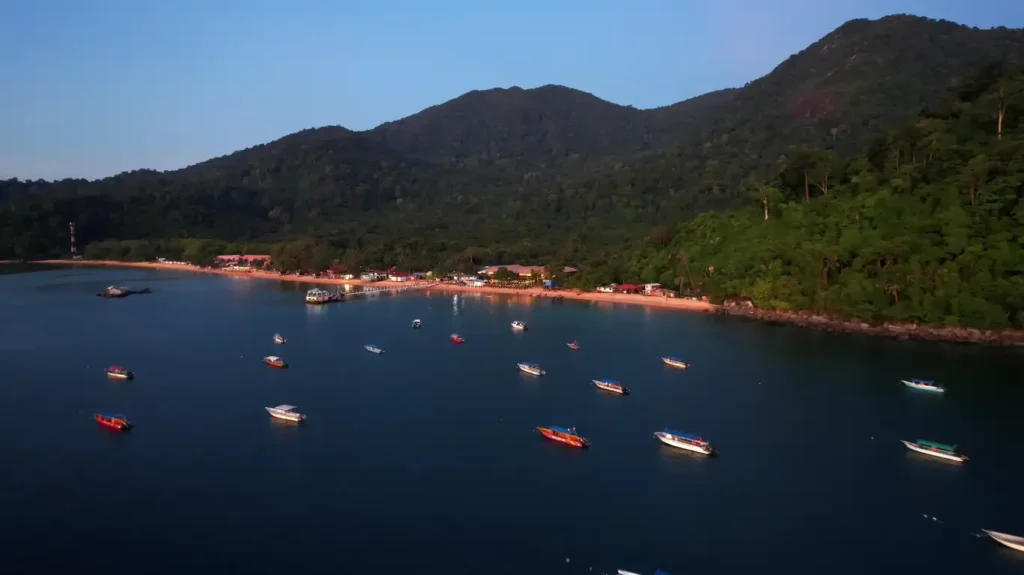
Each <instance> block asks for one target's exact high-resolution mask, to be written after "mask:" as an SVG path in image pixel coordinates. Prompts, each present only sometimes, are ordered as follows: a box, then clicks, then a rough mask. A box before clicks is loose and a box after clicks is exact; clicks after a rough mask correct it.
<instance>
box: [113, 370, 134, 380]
mask: <svg viewBox="0 0 1024 575" xmlns="http://www.w3.org/2000/svg"><path fill="white" fill-rule="evenodd" d="M107 377H109V378H110V379H134V378H135V374H133V373H111V372H109V371H108V372H107Z"/></svg>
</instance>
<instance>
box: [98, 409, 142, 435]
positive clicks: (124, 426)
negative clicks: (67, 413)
mask: <svg viewBox="0 0 1024 575" xmlns="http://www.w3.org/2000/svg"><path fill="white" fill-rule="evenodd" d="M92 418H93V419H95V420H96V423H98V424H100V425H102V426H103V427H108V428H110V429H114V430H116V431H128V430H129V429H131V428H132V427H133V426H132V422H130V421H128V418H127V417H125V416H124V415H123V414H121V413H110V412H100V413H94V414H92Z"/></svg>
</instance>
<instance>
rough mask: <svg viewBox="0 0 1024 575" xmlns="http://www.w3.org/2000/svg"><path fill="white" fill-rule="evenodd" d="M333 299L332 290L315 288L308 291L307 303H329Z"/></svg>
mask: <svg viewBox="0 0 1024 575" xmlns="http://www.w3.org/2000/svg"><path fill="white" fill-rule="evenodd" d="M330 300H331V292H329V291H326V290H322V289H320V288H313V289H311V290H309V291H308V292H306V303H327V302H329V301H330Z"/></svg>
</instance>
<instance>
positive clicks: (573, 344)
mask: <svg viewBox="0 0 1024 575" xmlns="http://www.w3.org/2000/svg"><path fill="white" fill-rule="evenodd" d="M565 345H567V346H569V349H572V350H576V351H579V350H580V344H579V342H575V341H570V342H569V343H567V344H565Z"/></svg>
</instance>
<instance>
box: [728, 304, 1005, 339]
mask: <svg viewBox="0 0 1024 575" xmlns="http://www.w3.org/2000/svg"><path fill="white" fill-rule="evenodd" d="M718 313H719V314H723V315H730V316H735V317H745V318H748V319H752V320H756V321H761V322H765V323H774V324H780V325H792V326H798V327H806V328H811V329H818V330H822V331H827V332H830V333H859V334H864V335H875V336H884V337H893V338H896V339H901V340H922V341H948V342H958V343H980V344H988V345H1007V346H1024V330H1020V329H1001V330H982V329H975V328H970V327H944V326H941V327H940V326H926V325H918V324H916V323H892V322H886V323H882V324H877V325H872V324H869V323H865V322H863V321H858V320H854V321H843V320H836V319H832V318H829V317H826V316H823V315H819V314H815V313H812V312H808V311H772V310H764V309H758V308H756V307H754V306H752V305H750V303H749V302H736V301H726V302H725V303H724V304H723V305H722V306H721V307H720V308H719V309H718Z"/></svg>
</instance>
